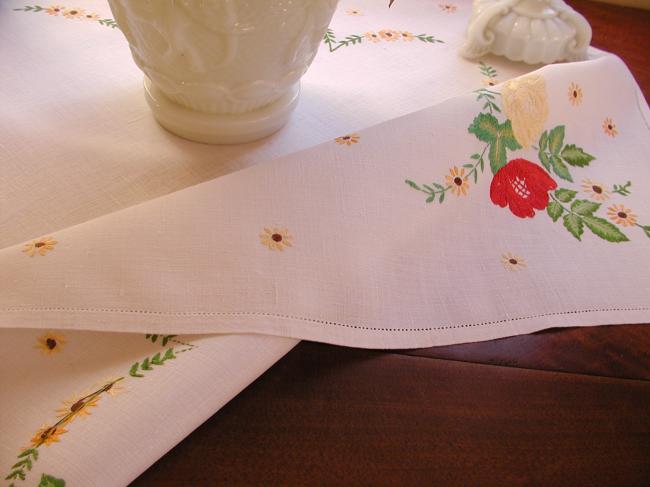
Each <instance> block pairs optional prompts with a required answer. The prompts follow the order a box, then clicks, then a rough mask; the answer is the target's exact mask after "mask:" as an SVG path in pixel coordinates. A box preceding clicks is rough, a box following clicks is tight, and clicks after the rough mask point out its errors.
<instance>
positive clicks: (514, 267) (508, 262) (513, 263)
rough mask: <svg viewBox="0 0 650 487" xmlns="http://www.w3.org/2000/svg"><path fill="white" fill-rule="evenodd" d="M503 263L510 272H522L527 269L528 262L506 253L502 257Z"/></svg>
mask: <svg viewBox="0 0 650 487" xmlns="http://www.w3.org/2000/svg"><path fill="white" fill-rule="evenodd" d="M501 263H502V264H503V267H505V268H506V269H507V270H509V271H520V270H522V269H523V268H524V267H526V261H525V260H524V259H522V258H521V257H519V256H518V255H515V254H513V253H510V252H506V253H505V254H503V255H502V256H501Z"/></svg>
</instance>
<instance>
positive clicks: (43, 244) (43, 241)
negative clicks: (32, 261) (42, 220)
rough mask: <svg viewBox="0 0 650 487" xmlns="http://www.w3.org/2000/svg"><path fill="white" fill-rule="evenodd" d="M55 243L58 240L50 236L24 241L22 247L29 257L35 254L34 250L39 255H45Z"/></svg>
mask: <svg viewBox="0 0 650 487" xmlns="http://www.w3.org/2000/svg"><path fill="white" fill-rule="evenodd" d="M57 243H58V242H57V241H56V240H54V239H53V238H52V237H43V238H38V239H36V240H32V241H31V242H29V243H26V244H25V245H24V247H23V252H25V253H26V254H27V255H29V256H30V257H34V255H36V252H38V253H39V254H40V255H45V254H46V253H47V252H49V251H50V250H53V249H54V246H55V245H56V244H57Z"/></svg>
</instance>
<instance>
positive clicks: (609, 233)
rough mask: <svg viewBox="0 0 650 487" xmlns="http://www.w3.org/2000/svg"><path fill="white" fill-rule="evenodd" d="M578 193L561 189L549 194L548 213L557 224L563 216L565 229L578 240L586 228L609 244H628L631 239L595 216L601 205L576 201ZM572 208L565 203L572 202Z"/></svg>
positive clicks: (587, 201) (586, 201)
mask: <svg viewBox="0 0 650 487" xmlns="http://www.w3.org/2000/svg"><path fill="white" fill-rule="evenodd" d="M576 194H577V192H576V191H572V190H568V189H564V188H560V189H558V190H556V191H555V193H549V196H550V197H551V199H552V200H553V201H551V202H550V203H549V204H548V206H547V207H546V212H547V213H548V215H549V216H550V217H551V219H552V220H553V221H554V222H556V221H557V220H558V219H559V218H560V217H561V216H562V223H563V224H564V227H565V228H566V229H567V230H568V231H569V233H570V234H571V235H573V236H574V237H575V238H576V239H578V240H582V235H583V233H584V227H585V226H586V227H587V228H588V229H589V230H590V231H591V232H592V233H593V234H594V235H596V236H598V237H600V238H602V239H603V240H607V241H608V242H627V241H628V240H629V239H628V238H627V236H626V235H625V234H624V233H623V232H621V231H620V230H619V229H618V228H617V227H616V226H615V225H613V224H612V223H610V222H608V221H607V220H605V219H604V218H600V217H598V216H595V215H594V213H595V212H596V211H598V209H599V208H600V206H601V205H600V203H595V202H593V201H589V200H574V199H573V198H575V196H576ZM571 201H573V202H572V203H571V206H570V207H567V206H565V203H569V202H571Z"/></svg>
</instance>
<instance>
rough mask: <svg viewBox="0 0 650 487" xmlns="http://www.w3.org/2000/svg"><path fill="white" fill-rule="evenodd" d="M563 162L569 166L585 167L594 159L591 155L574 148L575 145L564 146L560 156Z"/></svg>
mask: <svg viewBox="0 0 650 487" xmlns="http://www.w3.org/2000/svg"><path fill="white" fill-rule="evenodd" d="M560 156H561V157H562V159H563V160H564V162H566V163H567V164H569V165H570V166H577V167H585V166H588V165H589V163H590V162H591V161H593V160H594V159H595V157H594V156H592V155H591V154H587V153H586V152H585V151H584V150H582V148H580V147H576V146H575V144H568V145H565V146H564V149H562V152H561V154H560Z"/></svg>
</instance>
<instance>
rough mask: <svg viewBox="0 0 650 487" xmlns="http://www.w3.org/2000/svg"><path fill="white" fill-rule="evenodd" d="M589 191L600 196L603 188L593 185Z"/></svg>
mask: <svg viewBox="0 0 650 487" xmlns="http://www.w3.org/2000/svg"><path fill="white" fill-rule="evenodd" d="M591 189H592V190H593V191H594V193H596V194H601V193H602V192H603V188H601V187H600V186H596V185H595V184H594V185H593V186H592V187H591Z"/></svg>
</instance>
